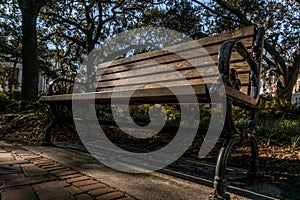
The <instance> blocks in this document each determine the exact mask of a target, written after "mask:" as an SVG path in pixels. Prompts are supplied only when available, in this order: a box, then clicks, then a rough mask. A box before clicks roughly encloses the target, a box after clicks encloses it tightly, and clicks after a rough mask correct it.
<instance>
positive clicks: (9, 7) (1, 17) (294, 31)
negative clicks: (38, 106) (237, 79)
mask: <svg viewBox="0 0 300 200" xmlns="http://www.w3.org/2000/svg"><path fill="white" fill-rule="evenodd" d="M0 3H1V4H0V31H1V33H2V34H1V35H0V63H1V62H21V63H22V64H23V68H24V70H23V71H24V72H25V74H24V76H23V83H22V85H24V89H22V90H23V92H24V93H25V94H28V96H27V97H26V95H25V99H27V100H29V99H31V98H33V97H34V98H35V97H36V96H37V93H36V87H35V85H37V74H38V72H39V73H44V74H46V75H47V76H48V77H50V78H55V77H58V76H61V75H62V76H71V77H72V76H73V75H74V74H76V71H77V68H78V66H79V65H80V64H81V63H82V61H83V59H84V58H85V57H86V56H87V54H88V53H89V52H91V50H92V49H94V48H95V47H99V46H101V45H102V43H103V41H105V40H106V39H107V38H109V37H111V36H112V35H114V34H117V33H120V32H123V31H125V30H128V29H132V28H137V27H143V26H158V27H165V28H168V29H172V30H176V31H179V32H182V33H184V34H186V35H188V36H191V37H192V38H194V39H197V38H201V37H204V36H207V35H211V34H216V33H220V32H225V31H229V30H234V29H237V28H241V27H244V26H249V25H253V24H254V25H256V26H264V27H265V28H266V38H265V49H266V53H265V61H266V64H268V65H265V66H266V67H267V68H268V67H272V68H273V70H274V71H275V72H276V74H277V76H278V78H279V87H278V88H279V94H280V95H282V96H285V97H286V98H287V99H290V98H291V92H292V88H293V86H294V84H295V83H296V80H297V77H298V72H299V69H300V47H299V44H300V39H299V38H300V37H299V32H300V21H299V18H300V11H299V10H300V3H299V1H296V0H283V1H277V0H264V1H259V0H245V1H238V0H230V1H224V0H210V1H199V0H180V1H176V0H167V1H162V0H146V1H135V0H134V1H129V0H105V1H100V0H96V1H86V0H58V1H42V0H0ZM22 38H23V39H22ZM26 77H27V78H26ZM28 84H29V85H28ZM33 90H34V92H32V91H33Z"/></svg>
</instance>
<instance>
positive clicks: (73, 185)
mask: <svg viewBox="0 0 300 200" xmlns="http://www.w3.org/2000/svg"><path fill="white" fill-rule="evenodd" d="M0 191H1V197H0V200H23V199H24V200H38V199H39V200H50V199H53V200H60V199H61V200H68V199H76V200H89V199H100V200H113V199H117V200H134V199H136V198H134V197H131V196H129V195H127V194H125V193H124V192H122V191H119V190H117V189H116V188H112V187H110V186H108V185H105V184H103V183H101V182H100V181H98V180H96V179H94V178H92V177H89V176H87V175H85V174H83V173H80V172H78V171H76V170H74V169H71V168H69V167H66V166H64V165H62V164H60V163H58V162H55V161H52V160H50V159H48V158H45V157H42V156H40V155H37V154H35V153H32V152H30V151H28V150H25V149H23V148H22V147H19V146H16V145H12V144H7V143H4V142H1V141H0Z"/></svg>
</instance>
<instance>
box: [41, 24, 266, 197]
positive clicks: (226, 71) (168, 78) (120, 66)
mask: <svg viewBox="0 0 300 200" xmlns="http://www.w3.org/2000/svg"><path fill="white" fill-rule="evenodd" d="M263 37H264V30H263V28H256V27H254V26H250V27H245V28H242V29H239V30H236V31H232V32H227V33H223V34H219V35H214V36H211V37H206V38H202V39H199V40H196V42H197V44H199V45H201V46H202V47H203V48H204V49H205V50H206V51H207V53H208V55H209V56H210V58H212V60H213V62H214V63H213V64H215V65H216V66H218V67H217V69H218V71H217V72H216V71H214V70H211V71H212V72H210V68H211V63H210V64H207V62H203V61H202V60H201V59H204V58H203V57H205V56H208V55H205V56H203V55H197V54H196V53H195V52H197V48H198V47H197V46H195V45H194V44H195V41H192V42H187V43H183V44H179V46H178V45H177V46H171V47H167V48H164V49H160V50H155V51H152V52H147V53H143V54H138V55H134V56H131V57H128V58H121V59H118V60H114V61H113V62H109V63H103V64H101V65H99V66H98V68H99V69H101V67H102V68H106V70H105V71H104V73H103V74H102V76H96V78H95V81H96V82H97V84H96V85H97V87H96V88H95V91H94V92H92V93H89V92H85V93H77V94H75V93H72V89H70V87H67V85H68V84H71V83H73V81H70V80H66V79H62V78H60V79H57V80H54V81H53V82H52V83H51V84H50V87H49V90H48V94H47V95H46V96H43V97H42V98H41V102H43V103H47V104H49V105H50V107H51V108H52V110H53V113H54V114H55V115H57V116H59V115H60V114H61V113H58V111H57V110H56V109H55V108H56V105H63V104H65V105H70V104H71V103H72V98H74V96H76V99H77V100H78V99H89V98H95V100H96V103H100V104H110V103H111V98H112V92H113V89H114V86H115V84H116V83H117V81H118V80H119V79H123V80H127V81H124V82H123V83H122V82H119V85H118V88H119V89H118V90H116V91H114V93H115V96H116V98H119V99H123V98H130V101H131V103H138V104H143V103H145V104H163V103H176V102H177V103H178V99H177V98H176V96H174V94H173V93H172V91H170V90H169V89H168V88H166V87H162V86H161V84H160V83H162V82H164V83H166V84H167V86H168V87H174V88H177V89H178V90H177V91H179V94H178V95H180V96H181V97H183V99H186V103H189V95H190V94H189V93H188V92H187V90H185V85H184V84H183V82H182V80H176V78H174V76H172V75H170V73H172V72H170V71H168V70H167V69H166V68H161V67H160V65H168V66H169V67H171V68H173V69H174V70H176V71H177V72H179V73H180V74H181V75H183V76H184V77H185V79H186V80H187V81H188V83H189V85H190V86H192V88H193V90H194V93H195V94H196V97H197V101H198V103H199V104H201V103H203V104H207V103H214V102H212V99H211V97H212V95H214V96H217V97H222V96H223V97H225V100H226V101H225V103H226V107H227V109H226V117H225V119H226V121H225V124H224V128H223V131H224V134H223V136H224V138H225V140H224V143H223V146H222V147H221V149H220V151H219V155H218V160H217V164H216V169H215V178H214V193H213V194H212V196H211V197H210V198H211V199H219V198H220V199H221V198H228V196H227V194H226V193H225V190H226V180H225V169H226V166H227V159H228V156H229V152H230V150H231V148H232V146H233V145H234V144H235V143H237V142H241V141H242V142H244V141H247V142H248V144H249V143H250V146H251V158H252V161H251V169H250V170H249V174H256V173H257V170H258V169H257V167H258V166H257V165H258V164H257V163H258V162H257V157H258V147H257V143H256V140H255V137H254V135H253V128H254V127H255V123H256V121H257V109H258V102H259V91H260V75H261V68H262V67H261V65H262V52H263ZM172 49H180V51H181V52H185V54H184V55H185V57H184V58H183V57H182V56H178V55H176V53H173V52H172ZM179 55H180V54H179ZM189 56H190V57H189ZM187 57H189V58H187ZM189 59H190V60H192V59H194V60H195V59H196V60H197V59H198V61H197V62H196V64H195V62H194V63H191V62H189ZM195 65H197V66H195ZM134 67H135V68H137V69H142V70H141V71H142V72H141V71H140V72H138V73H136V74H134V75H132V74H131V75H130V76H129V75H128V74H127V73H126V71H128V70H130V69H131V68H134ZM195 67H196V68H197V69H204V72H207V73H204V74H203V73H202V74H201V73H200V74H199V73H198V72H197V71H196V70H195ZM171 71H172V70H171ZM129 74H130V73H129ZM158 74H159V75H160V76H159V77H161V78H160V80H159V81H157V80H155V81H153V82H151V80H152V79H153V77H154V76H156V75H158ZM205 76H206V77H217V78H215V79H210V78H207V79H205ZM209 80H212V82H211V83H209V82H208V81H209ZM213 80H216V81H213ZM120 84H121V85H120ZM122 84H123V85H122ZM129 85H131V86H137V90H136V91H135V92H134V93H133V95H131V93H130V91H127V90H130V89H128V88H130V87H129ZM222 88H223V89H225V90H224V91H225V93H224V94H222V92H220V91H222ZM91 94H93V95H91ZM128 95H131V96H128ZM185 97H186V98H185ZM233 106H238V107H242V108H244V109H248V110H249V111H250V115H249V121H248V125H247V126H245V127H242V128H240V127H239V128H237V127H236V126H235V124H234V120H233V116H232V115H233V114H232V109H233ZM55 122H59V118H58V117H57V118H56V119H55V120H54V121H53V122H52V123H51V124H50V125H49V126H48V129H47V131H46V136H45V140H44V142H43V143H44V144H45V145H47V144H50V143H51V141H50V139H51V134H50V133H51V129H52V128H53V127H54V124H55Z"/></svg>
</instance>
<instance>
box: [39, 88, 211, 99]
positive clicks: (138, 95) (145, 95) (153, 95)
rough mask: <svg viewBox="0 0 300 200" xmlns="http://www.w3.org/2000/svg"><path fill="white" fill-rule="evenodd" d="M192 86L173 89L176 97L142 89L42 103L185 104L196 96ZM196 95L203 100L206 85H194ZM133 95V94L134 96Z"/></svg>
mask: <svg viewBox="0 0 300 200" xmlns="http://www.w3.org/2000/svg"><path fill="white" fill-rule="evenodd" d="M189 87H190V86H178V87H173V89H174V90H175V91H176V97H175V95H174V94H173V93H172V92H171V90H170V89H168V88H162V87H160V88H140V89H138V90H136V91H134V93H133V91H131V90H126V91H118V92H116V93H114V96H113V95H112V91H105V92H89V93H77V94H65V95H53V96H43V97H42V98H41V101H42V102H62V103H64V102H70V101H72V100H73V101H76V100H95V99H96V100H98V101H101V102H106V103H109V102H110V100H111V99H112V98H114V99H115V100H117V101H119V103H122V100H124V99H128V98H130V100H131V102H142V101H146V102H148V103H150V102H153V103H165V102H176V101H177V98H178V97H181V98H182V99H183V100H184V102H185V103H194V102H191V98H192V97H194V94H191V93H190V92H189V90H188V89H187V88H189ZM191 87H192V88H193V90H194V91H195V93H196V94H197V95H198V96H199V97H201V98H203V97H205V96H207V89H206V86H205V85H194V86H191ZM132 93H133V94H132Z"/></svg>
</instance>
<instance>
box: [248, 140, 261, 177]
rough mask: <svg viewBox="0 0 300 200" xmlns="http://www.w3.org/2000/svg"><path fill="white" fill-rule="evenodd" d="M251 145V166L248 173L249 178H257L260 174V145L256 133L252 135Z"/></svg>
mask: <svg viewBox="0 0 300 200" xmlns="http://www.w3.org/2000/svg"><path fill="white" fill-rule="evenodd" d="M249 142H250V147H251V167H250V170H249V171H248V173H247V175H248V177H249V178H255V177H256V176H257V175H258V170H259V165H258V145H257V141H256V138H255V136H254V135H252V136H250V140H249Z"/></svg>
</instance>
